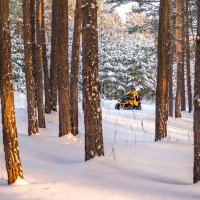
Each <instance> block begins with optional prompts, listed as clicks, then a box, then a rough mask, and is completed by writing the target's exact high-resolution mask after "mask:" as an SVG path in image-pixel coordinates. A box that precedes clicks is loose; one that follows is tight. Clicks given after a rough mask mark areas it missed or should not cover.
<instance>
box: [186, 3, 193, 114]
mask: <svg viewBox="0 0 200 200" xmlns="http://www.w3.org/2000/svg"><path fill="white" fill-rule="evenodd" d="M185 7H186V11H185V15H186V22H185V29H186V30H185V32H186V33H185V34H186V37H185V39H186V72H187V96H188V108H189V113H190V112H192V110H193V108H192V89H191V88H192V87H191V72H190V71H191V70H190V40H189V4H188V0H186V5H185Z"/></svg>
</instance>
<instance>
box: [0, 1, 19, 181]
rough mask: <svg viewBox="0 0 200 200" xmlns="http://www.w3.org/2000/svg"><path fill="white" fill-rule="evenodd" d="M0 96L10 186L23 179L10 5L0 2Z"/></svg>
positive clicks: (6, 2)
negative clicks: (14, 82)
mask: <svg viewBox="0 0 200 200" xmlns="http://www.w3.org/2000/svg"><path fill="white" fill-rule="evenodd" d="M0 13H1V15H0V91H1V92H0V94H1V109H2V125H3V143H4V151H5V161H6V170H7V174H8V184H12V183H14V182H15V181H16V179H17V178H23V172H22V167H21V161H20V157H19V147H18V139H17V128H16V121H15V108H14V92H13V82H12V68H11V48H10V47H11V45H10V42H11V40H10V33H9V32H10V31H9V20H8V18H9V3H8V1H7V0H1V1H0Z"/></svg>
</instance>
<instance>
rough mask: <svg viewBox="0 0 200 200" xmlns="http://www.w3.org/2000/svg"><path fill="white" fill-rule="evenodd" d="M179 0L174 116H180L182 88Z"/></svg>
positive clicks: (177, 6) (177, 5)
mask: <svg viewBox="0 0 200 200" xmlns="http://www.w3.org/2000/svg"><path fill="white" fill-rule="evenodd" d="M181 9H182V8H181V0H176V12H177V13H176V14H177V15H176V26H177V27H176V39H177V43H176V53H177V88H176V103H175V117H176V118H180V117H181V91H182V90H181V89H182V87H181V86H182V70H183V69H182V62H183V61H182V18H181Z"/></svg>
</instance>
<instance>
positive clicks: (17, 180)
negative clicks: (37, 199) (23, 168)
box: [12, 177, 28, 185]
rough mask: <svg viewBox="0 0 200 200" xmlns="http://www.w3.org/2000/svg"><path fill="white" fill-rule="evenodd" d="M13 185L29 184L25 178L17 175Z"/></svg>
mask: <svg viewBox="0 0 200 200" xmlns="http://www.w3.org/2000/svg"><path fill="white" fill-rule="evenodd" d="M12 185H28V182H26V181H25V180H24V179H23V178H20V177H17V179H16V181H15V182H14V183H13V184H12Z"/></svg>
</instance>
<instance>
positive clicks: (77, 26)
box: [70, 0, 82, 135]
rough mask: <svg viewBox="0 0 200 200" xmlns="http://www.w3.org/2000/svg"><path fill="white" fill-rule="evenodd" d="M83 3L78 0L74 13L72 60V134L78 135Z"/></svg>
mask: <svg viewBox="0 0 200 200" xmlns="http://www.w3.org/2000/svg"><path fill="white" fill-rule="evenodd" d="M81 5H82V0H76V10H75V14H74V33H73V44H72V61H71V76H70V95H71V96H70V105H71V109H70V115H71V127H72V134H73V135H78V68H79V52H80V38H81V21H82V20H81Z"/></svg>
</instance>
